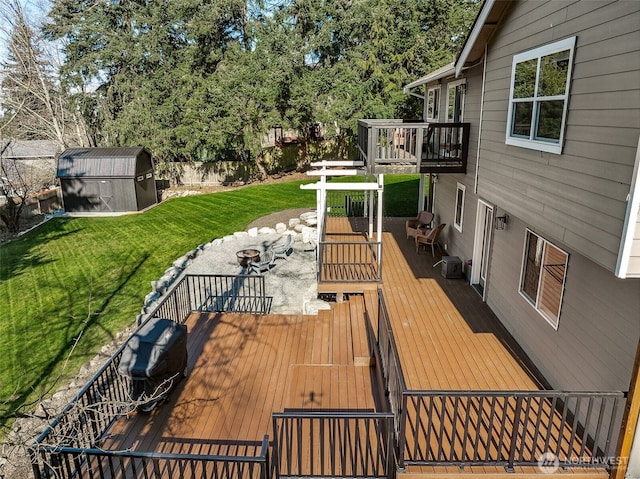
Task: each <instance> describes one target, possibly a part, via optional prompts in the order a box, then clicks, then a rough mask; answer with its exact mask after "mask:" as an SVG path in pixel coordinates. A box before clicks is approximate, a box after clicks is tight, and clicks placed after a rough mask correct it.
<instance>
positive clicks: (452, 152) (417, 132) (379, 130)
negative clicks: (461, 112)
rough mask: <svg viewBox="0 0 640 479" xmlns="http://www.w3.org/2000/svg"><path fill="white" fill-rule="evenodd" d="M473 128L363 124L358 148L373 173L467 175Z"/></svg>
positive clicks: (395, 121) (396, 122)
mask: <svg viewBox="0 0 640 479" xmlns="http://www.w3.org/2000/svg"><path fill="white" fill-rule="evenodd" d="M470 128H471V125H470V124H469V123H418V122H407V121H404V120H398V119H389V120H360V121H359V122H358V148H359V150H360V157H361V158H362V159H363V160H364V161H365V164H366V166H367V169H368V171H369V172H370V173H376V172H393V171H396V170H397V171H400V170H398V168H404V169H405V170H406V168H409V170H410V171H413V172H416V173H464V172H466V168H467V157H468V152H469V132H470ZM394 168H395V170H394ZM402 171H404V170H402Z"/></svg>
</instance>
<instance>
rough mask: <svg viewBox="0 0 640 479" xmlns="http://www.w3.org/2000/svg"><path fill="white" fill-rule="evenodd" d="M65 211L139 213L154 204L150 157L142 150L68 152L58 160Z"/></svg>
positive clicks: (120, 148) (114, 149) (153, 176)
mask: <svg viewBox="0 0 640 479" xmlns="http://www.w3.org/2000/svg"><path fill="white" fill-rule="evenodd" d="M57 177H58V178H59V179H60V186H61V188H62V201H63V204H64V208H65V211H67V212H69V213H72V212H103V213H107V212H125V211H140V210H143V209H145V208H148V207H149V206H151V205H153V204H155V203H157V195H156V188H155V175H154V172H153V160H152V158H151V153H149V151H147V150H146V149H145V148H142V147H117V148H116V147H113V148H68V149H66V150H65V151H63V152H62V153H61V154H60V156H58V170H57Z"/></svg>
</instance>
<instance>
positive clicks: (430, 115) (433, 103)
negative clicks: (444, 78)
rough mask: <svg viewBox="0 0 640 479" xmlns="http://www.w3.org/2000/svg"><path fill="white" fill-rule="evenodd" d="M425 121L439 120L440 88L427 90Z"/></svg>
mask: <svg viewBox="0 0 640 479" xmlns="http://www.w3.org/2000/svg"><path fill="white" fill-rule="evenodd" d="M425 117H426V119H427V120H431V121H438V119H439V118H440V86H439V85H438V86H436V87H433V88H428V89H427V111H426V114H425Z"/></svg>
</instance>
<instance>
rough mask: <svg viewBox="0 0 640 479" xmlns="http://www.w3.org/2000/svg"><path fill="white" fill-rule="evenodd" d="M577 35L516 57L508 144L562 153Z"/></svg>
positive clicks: (510, 98)
mask: <svg viewBox="0 0 640 479" xmlns="http://www.w3.org/2000/svg"><path fill="white" fill-rule="evenodd" d="M575 44H576V37H571V38H567V39H565V40H561V41H559V42H555V43H551V44H549V45H545V46H542V47H538V48H535V49H533V50H529V51H526V52H523V53H520V54H518V55H515V56H514V57H513V63H512V65H511V89H510V93H509V113H508V117H507V137H506V143H507V144H508V145H514V146H520V147H523V148H531V149H534V150H541V151H546V152H549V153H557V154H560V153H562V144H563V141H564V132H565V123H566V118H567V106H568V103H569V101H568V100H569V86H570V84H571V71H572V67H573V54H574V50H575Z"/></svg>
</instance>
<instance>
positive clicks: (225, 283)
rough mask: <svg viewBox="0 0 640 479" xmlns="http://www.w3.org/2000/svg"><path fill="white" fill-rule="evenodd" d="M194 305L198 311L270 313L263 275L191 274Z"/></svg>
mask: <svg viewBox="0 0 640 479" xmlns="http://www.w3.org/2000/svg"><path fill="white" fill-rule="evenodd" d="M185 279H186V280H187V283H188V285H189V292H190V296H191V305H192V307H194V308H195V310H197V311H215V312H229V313H253V314H266V313H267V312H268V309H269V302H268V300H267V295H266V291H265V280H264V276H262V275H255V274H254V275H250V274H248V275H237V276H230V275H217V274H209V275H189V276H186V278H185Z"/></svg>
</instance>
